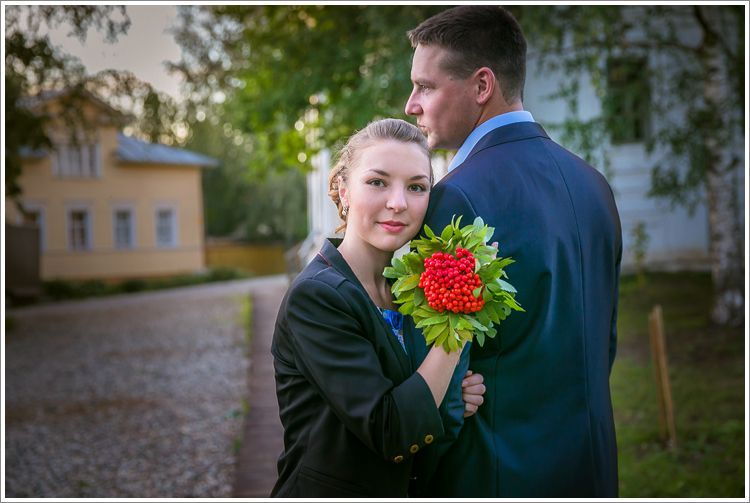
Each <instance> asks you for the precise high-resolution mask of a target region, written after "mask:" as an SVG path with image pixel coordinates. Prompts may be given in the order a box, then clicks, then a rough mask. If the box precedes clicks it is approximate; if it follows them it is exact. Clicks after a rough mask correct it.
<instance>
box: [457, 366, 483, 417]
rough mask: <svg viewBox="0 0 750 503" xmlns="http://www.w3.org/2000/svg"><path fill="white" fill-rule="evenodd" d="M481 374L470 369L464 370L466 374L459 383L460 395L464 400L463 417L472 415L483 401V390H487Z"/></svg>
mask: <svg viewBox="0 0 750 503" xmlns="http://www.w3.org/2000/svg"><path fill="white" fill-rule="evenodd" d="M483 382H484V377H482V374H474V373H473V372H472V371H471V370H469V371H467V372H466V376H465V378H464V380H463V382H462V383H461V387H462V390H461V397H462V398H463V400H464V414H463V417H469V416H473V415H474V414H475V413H476V411H477V410H478V409H479V406H480V405H482V403H484V397H482V395H484V392H485V391H487V388H485V386H484V384H482V383H483Z"/></svg>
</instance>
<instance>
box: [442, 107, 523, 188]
mask: <svg viewBox="0 0 750 503" xmlns="http://www.w3.org/2000/svg"><path fill="white" fill-rule="evenodd" d="M516 122H534V118H533V117H532V116H531V113H530V112H527V111H526V110H519V111H517V112H508V113H504V114H500V115H497V116H495V117H493V118H491V119H490V120H488V121H485V122H483V123H481V124H480V125H479V126H477V128H476V129H475V130H474V131H472V132H471V134H470V135H469V136H468V137H467V138H466V140H464V143H463V145H461V148H459V149H458V151H457V152H456V155H455V156H454V157H453V160H452V161H451V163H450V166H448V172H449V173H450V172H451V171H453V170H454V169H456V168H457V167H458V166H460V165H461V163H462V162H464V161H465V160H466V157H467V156H468V155H469V154H470V153H471V150H472V149H473V148H474V146H475V145H476V144H477V142H479V140H481V139H482V137H484V135H486V134H487V133H489V132H490V131H494V130H495V129H497V128H499V127H503V126H507V125H508V124H514V123H516Z"/></svg>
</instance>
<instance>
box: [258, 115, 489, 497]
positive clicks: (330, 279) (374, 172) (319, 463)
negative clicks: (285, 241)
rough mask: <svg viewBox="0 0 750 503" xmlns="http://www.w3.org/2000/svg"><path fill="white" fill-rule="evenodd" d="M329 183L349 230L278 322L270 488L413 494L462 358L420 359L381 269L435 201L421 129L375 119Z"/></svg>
mask: <svg viewBox="0 0 750 503" xmlns="http://www.w3.org/2000/svg"><path fill="white" fill-rule="evenodd" d="M330 184H331V189H332V190H331V194H330V195H331V197H332V199H333V200H334V202H335V203H336V205H337V206H338V208H339V214H340V216H341V217H342V219H343V220H344V224H343V225H342V226H341V227H340V228H339V229H337V230H341V229H342V228H343V229H344V239H343V240H342V241H341V243H340V244H339V245H338V247H337V246H336V245H335V244H334V240H329V241H327V242H326V243H325V244H324V245H323V247H322V249H321V250H320V253H319V254H318V256H317V257H316V258H315V259H314V260H313V261H312V262H311V263H310V264H309V265H308V266H307V267H306V268H305V269H304V270H303V271H302V272H301V273H300V274H299V275H298V276H297V278H295V280H294V281H293V282H292V284H291V285H290V287H289V291H288V292H287V294H286V296H285V298H284V300H283V302H282V305H281V308H280V310H279V316H278V319H277V322H276V329H275V332H274V338H273V344H272V348H271V351H272V353H273V355H274V367H275V370H276V393H277V397H278V400H279V408H280V416H281V422H282V424H283V426H284V452H283V453H282V454H281V456H280V458H279V462H278V469H279V479H278V480H277V482H276V485H275V487H274V489H273V491H272V492H271V496H281V497H404V496H406V493H407V490H408V485H409V475H410V470H411V464H412V461H413V454H414V453H416V452H417V451H419V449H422V448H424V447H425V446H427V445H428V444H430V443H431V442H432V441H433V439H435V438H436V437H438V436H440V435H442V434H443V424H442V421H441V416H440V414H439V413H438V407H439V405H440V403H441V401H442V400H443V397H444V395H445V393H446V389H447V387H448V384H449V382H450V379H451V376H452V374H453V371H454V370H455V368H456V364H457V362H458V360H459V353H455V352H454V353H451V354H446V353H445V351H444V350H443V349H442V348H440V347H438V348H432V349H431V350H430V352H429V353H428V355H427V357H426V359H425V360H424V362H423V363H422V365H421V366H419V368H416V369H415V368H413V367H414V365H413V364H412V363H411V362H410V360H409V356H408V355H407V352H406V346H405V345H404V340H403V330H399V328H400V327H399V325H398V322H397V319H398V317H399V314H398V313H397V312H396V311H397V307H398V306H397V305H395V304H394V303H393V300H394V297H393V295H392V293H391V289H390V285H389V284H388V283H387V282H386V279H385V278H384V277H383V275H382V272H383V269H384V268H385V267H386V266H388V265H389V264H390V261H391V258H392V256H393V252H394V251H396V250H398V249H399V248H401V247H402V246H403V245H404V244H406V243H407V242H408V241H409V240H410V239H411V238H413V237H414V236H415V235H416V234H417V232H418V231H419V230H420V227H421V224H422V220H423V218H424V215H425V212H426V211H427V205H428V202H429V193H430V187H431V184H432V169H431V166H430V152H429V148H428V147H427V143H426V141H425V139H424V136H423V135H422V134H421V132H420V131H419V130H418V129H417V128H416V127H414V126H412V125H410V124H409V123H407V122H404V121H401V120H396V119H384V120H381V121H377V122H373V123H371V124H370V125H368V126H367V127H366V128H365V129H363V130H362V131H360V132H358V133H357V134H355V135H354V136H352V137H351V138H350V140H349V141H348V142H347V144H346V145H345V146H344V148H343V149H342V151H341V153H340V157H339V160H338V163H337V165H336V166H335V167H334V169H333V171H332V172H331V179H330ZM474 410H476V409H474Z"/></svg>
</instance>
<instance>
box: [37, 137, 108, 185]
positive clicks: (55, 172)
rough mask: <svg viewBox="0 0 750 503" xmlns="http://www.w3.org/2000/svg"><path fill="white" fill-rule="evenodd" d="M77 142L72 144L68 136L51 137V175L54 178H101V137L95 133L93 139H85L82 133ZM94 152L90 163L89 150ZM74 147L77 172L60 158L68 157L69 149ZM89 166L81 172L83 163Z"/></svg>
mask: <svg viewBox="0 0 750 503" xmlns="http://www.w3.org/2000/svg"><path fill="white" fill-rule="evenodd" d="M78 141H79V143H78V144H77V145H74V144H73V143H72V142H71V141H70V138H66V137H63V136H56V137H54V138H53V144H54V148H53V149H52V152H51V155H50V158H51V160H52V176H54V177H55V178H84V179H86V178H88V179H91V178H101V177H102V173H103V170H102V144H101V138H100V136H99V134H98V133H97V134H96V136H95V137H94V141H93V142H91V141H87V138H86V137H84V136H83V135H79V138H78ZM92 147H93V152H94V162H93V163H91V162H89V161H90V157H91V152H92ZM73 148H75V151H77V156H78V157H77V158H78V165H77V168H76V169H77V172H75V173H73V172H72V170H71V166H70V165H68V164H67V161H66V162H65V163H63V162H61V159H69V156H70V155H71V154H70V151H71V149H73ZM84 162H85V164H86V165H87V166H89V167H90V168H91V171H90V172H88V173H83V172H82V167H83V163H84Z"/></svg>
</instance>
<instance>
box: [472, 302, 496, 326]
mask: <svg viewBox="0 0 750 503" xmlns="http://www.w3.org/2000/svg"><path fill="white" fill-rule="evenodd" d="M490 309H491V306H490V305H489V304H485V305H484V307H483V308H482V309H481V310H479V311H477V312H476V315H477V321H478V322H479V323H481V324H482V325H484V326H485V327H489V326H490V325H491V324H492V320H490V317H489V315H488V314H487V312H488V311H489V310H490Z"/></svg>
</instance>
